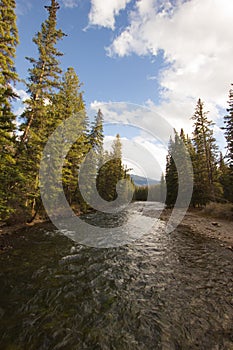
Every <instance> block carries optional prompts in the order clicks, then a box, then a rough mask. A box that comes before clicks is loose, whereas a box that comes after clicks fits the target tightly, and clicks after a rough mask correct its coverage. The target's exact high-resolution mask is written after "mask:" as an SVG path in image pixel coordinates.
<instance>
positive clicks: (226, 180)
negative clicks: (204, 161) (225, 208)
mask: <svg viewBox="0 0 233 350" xmlns="http://www.w3.org/2000/svg"><path fill="white" fill-rule="evenodd" d="M219 182H220V184H221V185H222V188H223V198H225V199H226V200H231V190H230V189H231V186H232V181H231V179H230V169H229V167H228V166H227V164H226V163H225V161H224V158H223V155H222V152H220V160H219Z"/></svg>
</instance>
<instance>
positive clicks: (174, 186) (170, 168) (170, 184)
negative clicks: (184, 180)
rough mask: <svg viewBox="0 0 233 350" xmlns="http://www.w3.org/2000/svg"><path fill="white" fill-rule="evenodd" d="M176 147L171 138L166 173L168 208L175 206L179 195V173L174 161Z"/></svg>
mask: <svg viewBox="0 0 233 350" xmlns="http://www.w3.org/2000/svg"><path fill="white" fill-rule="evenodd" d="M175 147H176V144H175V142H174V141H173V140H172V138H170V141H169V145H168V155H167V159H166V173H165V179H166V184H167V196H166V202H165V203H166V205H167V207H168V208H170V207H173V206H174V204H175V202H176V199H177V195H178V172H177V168H176V164H175V161H174V153H175Z"/></svg>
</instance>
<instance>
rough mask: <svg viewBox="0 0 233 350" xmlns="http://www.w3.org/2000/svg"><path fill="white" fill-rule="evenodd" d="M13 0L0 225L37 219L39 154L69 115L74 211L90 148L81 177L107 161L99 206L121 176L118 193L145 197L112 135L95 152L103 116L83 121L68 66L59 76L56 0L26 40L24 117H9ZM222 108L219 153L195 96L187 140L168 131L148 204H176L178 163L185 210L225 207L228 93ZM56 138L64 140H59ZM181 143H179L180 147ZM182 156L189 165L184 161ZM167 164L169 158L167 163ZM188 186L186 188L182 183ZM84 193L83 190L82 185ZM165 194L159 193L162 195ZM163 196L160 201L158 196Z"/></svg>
mask: <svg viewBox="0 0 233 350" xmlns="http://www.w3.org/2000/svg"><path fill="white" fill-rule="evenodd" d="M15 6H16V4H15V1H14V0H2V1H1V2H0V16H1V19H0V27H1V44H0V45H1V50H0V68H1V71H0V219H1V221H2V222H6V223H8V224H10V223H17V222H19V221H22V220H23V221H32V220H34V219H35V218H37V217H41V218H45V217H46V214H45V211H44V209H43V205H42V201H41V198H40V190H39V176H38V172H39V166H40V161H41V159H42V152H43V149H44V147H45V145H46V142H47V141H48V138H49V136H50V135H51V134H52V133H53V131H54V130H55V129H56V128H57V127H58V126H59V125H60V124H61V123H62V122H63V121H64V120H65V119H67V118H69V117H72V116H74V115H76V116H78V117H77V118H76V123H75V125H74V129H76V130H79V137H78V139H77V140H76V142H75V143H74V144H73V146H72V148H71V149H70V151H69V152H68V154H67V156H66V159H65V161H64V166H63V175H62V181H63V188H64V192H65V195H66V198H67V200H68V202H69V204H70V205H71V207H73V208H75V209H76V210H77V211H82V212H86V211H88V210H89V209H91V208H90V207H89V206H88V205H87V203H86V202H85V201H84V200H83V198H82V195H81V193H80V191H79V184H78V173H79V168H80V165H81V164H82V162H83V160H84V158H85V156H86V155H87V154H88V152H89V151H90V150H91V149H92V150H94V152H93V162H92V163H93V167H92V169H89V172H88V176H89V177H91V176H95V175H94V174H95V171H96V168H97V167H98V164H100V163H101V162H103V160H104V159H109V156H112V160H110V161H107V162H106V163H105V165H104V166H103V167H102V168H101V169H100V170H99V172H98V175H97V180H96V184H97V189H98V191H99V193H100V195H101V196H102V197H103V198H104V199H105V200H107V201H112V200H114V199H115V198H116V196H117V192H116V184H117V182H118V181H119V180H121V179H128V181H127V182H125V183H124V186H125V188H123V193H125V195H126V196H128V193H129V192H130V193H132V192H134V199H135V200H145V199H146V198H147V190H148V188H147V187H136V186H135V185H134V184H133V182H132V180H131V178H130V175H129V174H128V171H127V169H126V168H125V167H124V165H123V163H122V153H121V140H120V136H119V135H117V136H116V139H115V141H114V142H113V146H112V151H111V152H106V151H104V150H103V139H104V134H103V115H102V113H101V111H100V110H99V111H98V113H97V115H96V117H95V119H94V121H93V122H92V123H90V121H89V118H88V116H87V113H86V111H85V102H84V98H83V92H82V91H81V85H82V84H81V83H80V81H79V78H78V75H77V74H76V72H75V70H74V68H72V67H69V68H68V69H67V70H66V71H65V72H63V71H62V69H61V67H60V62H59V58H60V57H62V55H63V54H62V53H61V52H60V51H59V50H58V49H57V44H58V42H59V41H60V40H63V39H64V38H65V37H66V35H65V33H63V31H62V30H61V29H58V28H57V11H58V10H59V3H58V2H57V1H56V0H51V2H50V5H49V6H45V8H46V11H47V18H46V20H45V21H44V22H43V23H42V25H41V28H40V31H39V32H38V33H37V34H36V35H35V36H34V38H33V42H34V44H35V45H36V47H37V56H36V57H27V58H26V59H27V61H28V62H29V64H30V68H29V69H28V78H27V81H26V88H27V94H28V98H27V100H26V101H25V108H24V112H23V113H22V115H21V116H20V120H17V123H16V119H17V118H16V116H15V115H14V113H13V111H12V110H13V108H12V104H13V103H14V100H15V99H17V95H16V93H15V89H14V85H15V84H16V83H17V81H19V80H20V78H19V76H18V75H17V72H16V69H15V63H14V59H15V56H16V47H17V45H18V43H19V38H18V30H17V26H16V19H17V18H16V13H15ZM228 103H229V107H228V109H227V114H226V116H225V117H224V120H223V126H222V128H223V130H224V133H225V137H226V141H227V153H226V155H225V156H223V155H222V153H220V152H219V151H218V147H217V144H216V140H215V138H214V136H213V122H212V121H211V120H210V119H208V118H207V112H206V111H205V110H204V103H203V102H202V101H201V100H200V99H199V100H198V102H197V106H196V110H195V112H194V115H193V117H192V119H193V121H194V130H193V134H192V137H190V136H188V135H185V132H184V131H183V130H181V132H180V134H178V133H177V131H175V136H174V138H171V139H170V142H169V146H168V155H167V165H166V173H165V175H163V174H162V176H161V181H160V184H158V185H155V186H153V188H152V190H151V193H152V197H151V198H150V199H151V200H155V201H165V202H166V205H167V207H169V208H172V207H173V206H174V204H175V202H176V199H177V192H178V172H177V166H176V163H177V161H178V163H180V164H181V169H180V171H179V176H182V173H187V171H189V172H190V178H191V177H192V176H193V180H194V189H193V195H192V200H191V206H192V207H203V206H206V205H207V204H208V203H210V202H219V203H222V204H224V203H228V205H229V203H232V202H233V90H232V89H231V90H230V94H229V102H228ZM63 141H64V140H63ZM183 145H185V146H186V147H185V150H184V147H183ZM187 152H188V153H189V156H190V158H191V161H192V167H193V171H192V169H191V167H189V166H188V165H187V162H186V157H185V156H184V155H185V154H187ZM174 159H177V161H176V162H175V161H174ZM187 186H188V183H187ZM87 191H91V189H90V188H89V189H88V188H87ZM166 192H167V194H166ZM165 197H166V198H165Z"/></svg>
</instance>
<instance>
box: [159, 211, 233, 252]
mask: <svg viewBox="0 0 233 350" xmlns="http://www.w3.org/2000/svg"><path fill="white" fill-rule="evenodd" d="M171 212H172V210H171V209H165V210H164V211H163V213H162V215H161V219H162V220H164V221H168V220H169V217H170V215H171ZM207 212H208V211H207ZM227 217H228V219H222V218H219V217H215V216H213V215H208V214H206V211H205V210H199V209H191V210H189V211H188V212H187V213H186V215H185V217H184V218H183V220H182V222H181V223H180V225H179V226H180V227H183V228H187V229H189V230H191V231H192V232H193V233H194V234H196V235H202V236H205V237H209V238H212V239H216V240H219V241H220V244H221V245H222V246H224V247H226V248H228V249H231V250H233V221H232V220H230V219H229V216H227Z"/></svg>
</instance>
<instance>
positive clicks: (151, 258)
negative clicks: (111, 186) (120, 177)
mask: <svg viewBox="0 0 233 350" xmlns="http://www.w3.org/2000/svg"><path fill="white" fill-rule="evenodd" d="M146 205H147V204H146ZM148 205H149V204H148ZM140 206H141V204H137V203H135V204H133V205H132V207H131V209H129V210H128V212H127V215H131V214H130V213H131V212H132V215H134V214H133V213H135V210H136V211H137V210H139V211H140ZM148 212H149V213H150V215H152V216H153V210H151V205H150V210H149V211H148ZM125 215H126V214H125ZM90 218H91V220H93V222H97V221H98V223H101V222H102V221H106V217H105V216H103V215H101V214H98V215H97V214H93V215H89V220H90ZM108 220H110V221H111V219H109V218H108ZM116 220H117V219H116V215H115V216H114V220H113V221H114V222H116ZM119 221H122V217H120V216H119ZM110 226H111V225H110ZM109 229H110V228H109ZM19 238H20V239H17V242H16V243H15V247H14V249H12V250H9V251H7V252H5V253H3V254H1V255H0V264H1V270H0V271H1V272H0V278H1V281H0V283H1V287H0V302H1V304H0V349H1V350H3V349H4V350H5V349H9V350H16V349H17V350H19V349H20V350H21V349H22V350H30V349H33V350H34V349H35V350H42V349H46V350H48V349H54V350H58V349H62V350H63V349H64V350H65V349H67V350H73V349H78V350H79V349H80V350H83V349H89V350H95V349H96V350H97V349H103V350H111V349H112V350H115V349H117V350H124V349H130V350H131V349H133V350H137V349H140V350H150V349H151V350H152V349H153V350H156V349H163V350H164V349H165V350H167V349H168V350H170V349H171V350H173V349H177V350H178V349H183V350H189V349H190V350H193V349H194V350H195V349H203V350H208V349H210V350H215V349H216V350H220V349H225V350H230V349H233V253H232V252H231V251H230V250H227V249H224V248H223V247H221V246H220V245H219V243H218V242H215V241H214V240H210V239H207V238H203V237H201V236H197V235H194V234H192V233H191V232H188V231H187V229H184V228H178V229H176V230H175V231H174V232H173V233H171V234H166V233H165V231H164V224H163V222H161V223H159V225H157V226H156V228H154V229H152V230H151V232H149V233H147V234H146V235H144V236H143V237H142V238H140V239H138V240H137V241H135V242H134V243H131V244H128V245H125V246H122V247H117V248H106V249H97V248H91V247H86V246H81V245H79V244H78V243H74V242H73V241H71V240H70V239H69V238H67V237H66V236H64V235H62V234H61V233H60V232H59V231H58V230H57V229H55V228H54V227H53V226H52V225H50V224H47V225H42V226H41V227H39V226H37V227H36V226H35V227H32V228H27V229H25V230H22V231H21V232H20V233H19Z"/></svg>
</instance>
